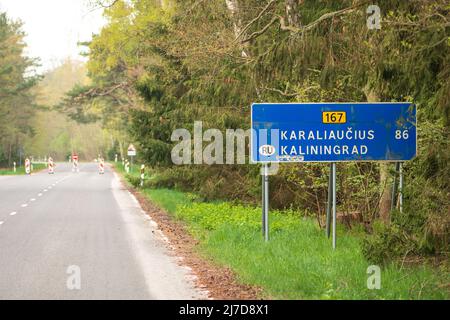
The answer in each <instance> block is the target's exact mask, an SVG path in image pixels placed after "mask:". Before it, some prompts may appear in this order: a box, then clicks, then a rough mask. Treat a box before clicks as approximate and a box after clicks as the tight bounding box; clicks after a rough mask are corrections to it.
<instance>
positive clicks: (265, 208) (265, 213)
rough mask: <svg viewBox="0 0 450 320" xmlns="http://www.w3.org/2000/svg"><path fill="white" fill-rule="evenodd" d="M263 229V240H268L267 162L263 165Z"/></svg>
mask: <svg viewBox="0 0 450 320" xmlns="http://www.w3.org/2000/svg"><path fill="white" fill-rule="evenodd" d="M263 167H264V175H263V230H264V240H265V241H266V242H267V241H269V166H268V164H267V163H265V164H264V165H263Z"/></svg>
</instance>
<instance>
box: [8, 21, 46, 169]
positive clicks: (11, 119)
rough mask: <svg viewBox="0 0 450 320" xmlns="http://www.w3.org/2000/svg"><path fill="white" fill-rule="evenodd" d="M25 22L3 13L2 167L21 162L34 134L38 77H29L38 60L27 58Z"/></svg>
mask: <svg viewBox="0 0 450 320" xmlns="http://www.w3.org/2000/svg"><path fill="white" fill-rule="evenodd" d="M23 37H24V34H23V32H22V31H21V24H20V23H18V22H14V21H11V20H10V19H9V18H8V17H7V15H6V14H5V13H1V12H0V128H1V136H0V166H2V165H9V166H11V165H12V162H13V161H16V162H17V163H19V160H20V159H23V157H24V156H25V152H24V148H23V146H24V143H25V141H26V139H27V138H28V137H30V136H31V135H32V134H33V130H32V126H31V123H30V122H31V119H32V118H33V115H34V108H33V104H34V98H33V94H32V92H31V89H32V87H33V86H34V85H35V83H36V81H37V80H38V78H37V77H34V76H27V75H26V72H27V71H30V68H32V67H33V65H34V62H33V61H32V60H30V59H29V58H26V57H24V55H23V49H24V47H25V45H24V42H23Z"/></svg>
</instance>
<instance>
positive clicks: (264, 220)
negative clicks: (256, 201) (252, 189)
mask: <svg viewBox="0 0 450 320" xmlns="http://www.w3.org/2000/svg"><path fill="white" fill-rule="evenodd" d="M264 167H265V164H263V165H262V170H263V172H262V174H261V195H262V199H261V208H262V213H261V217H262V223H261V227H262V228H261V229H262V235H263V237H265V235H266V209H265V205H266V189H265V181H266V178H265V176H264V172H265V169H264Z"/></svg>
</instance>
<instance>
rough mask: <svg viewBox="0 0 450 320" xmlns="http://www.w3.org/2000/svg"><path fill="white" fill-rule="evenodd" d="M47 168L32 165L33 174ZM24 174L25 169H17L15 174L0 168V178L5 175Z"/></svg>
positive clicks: (10, 169) (42, 165)
mask: <svg viewBox="0 0 450 320" xmlns="http://www.w3.org/2000/svg"><path fill="white" fill-rule="evenodd" d="M46 167H47V166H46V165H45V164H34V165H33V172H36V171H39V170H43V169H45V168H46ZM24 174H25V167H24V166H21V167H17V170H16V172H14V170H13V169H12V168H0V176H6V175H24Z"/></svg>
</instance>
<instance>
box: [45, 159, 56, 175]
mask: <svg viewBox="0 0 450 320" xmlns="http://www.w3.org/2000/svg"><path fill="white" fill-rule="evenodd" d="M47 166H48V174H54V173H55V163H54V162H53V158H52V157H48V161H47Z"/></svg>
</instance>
